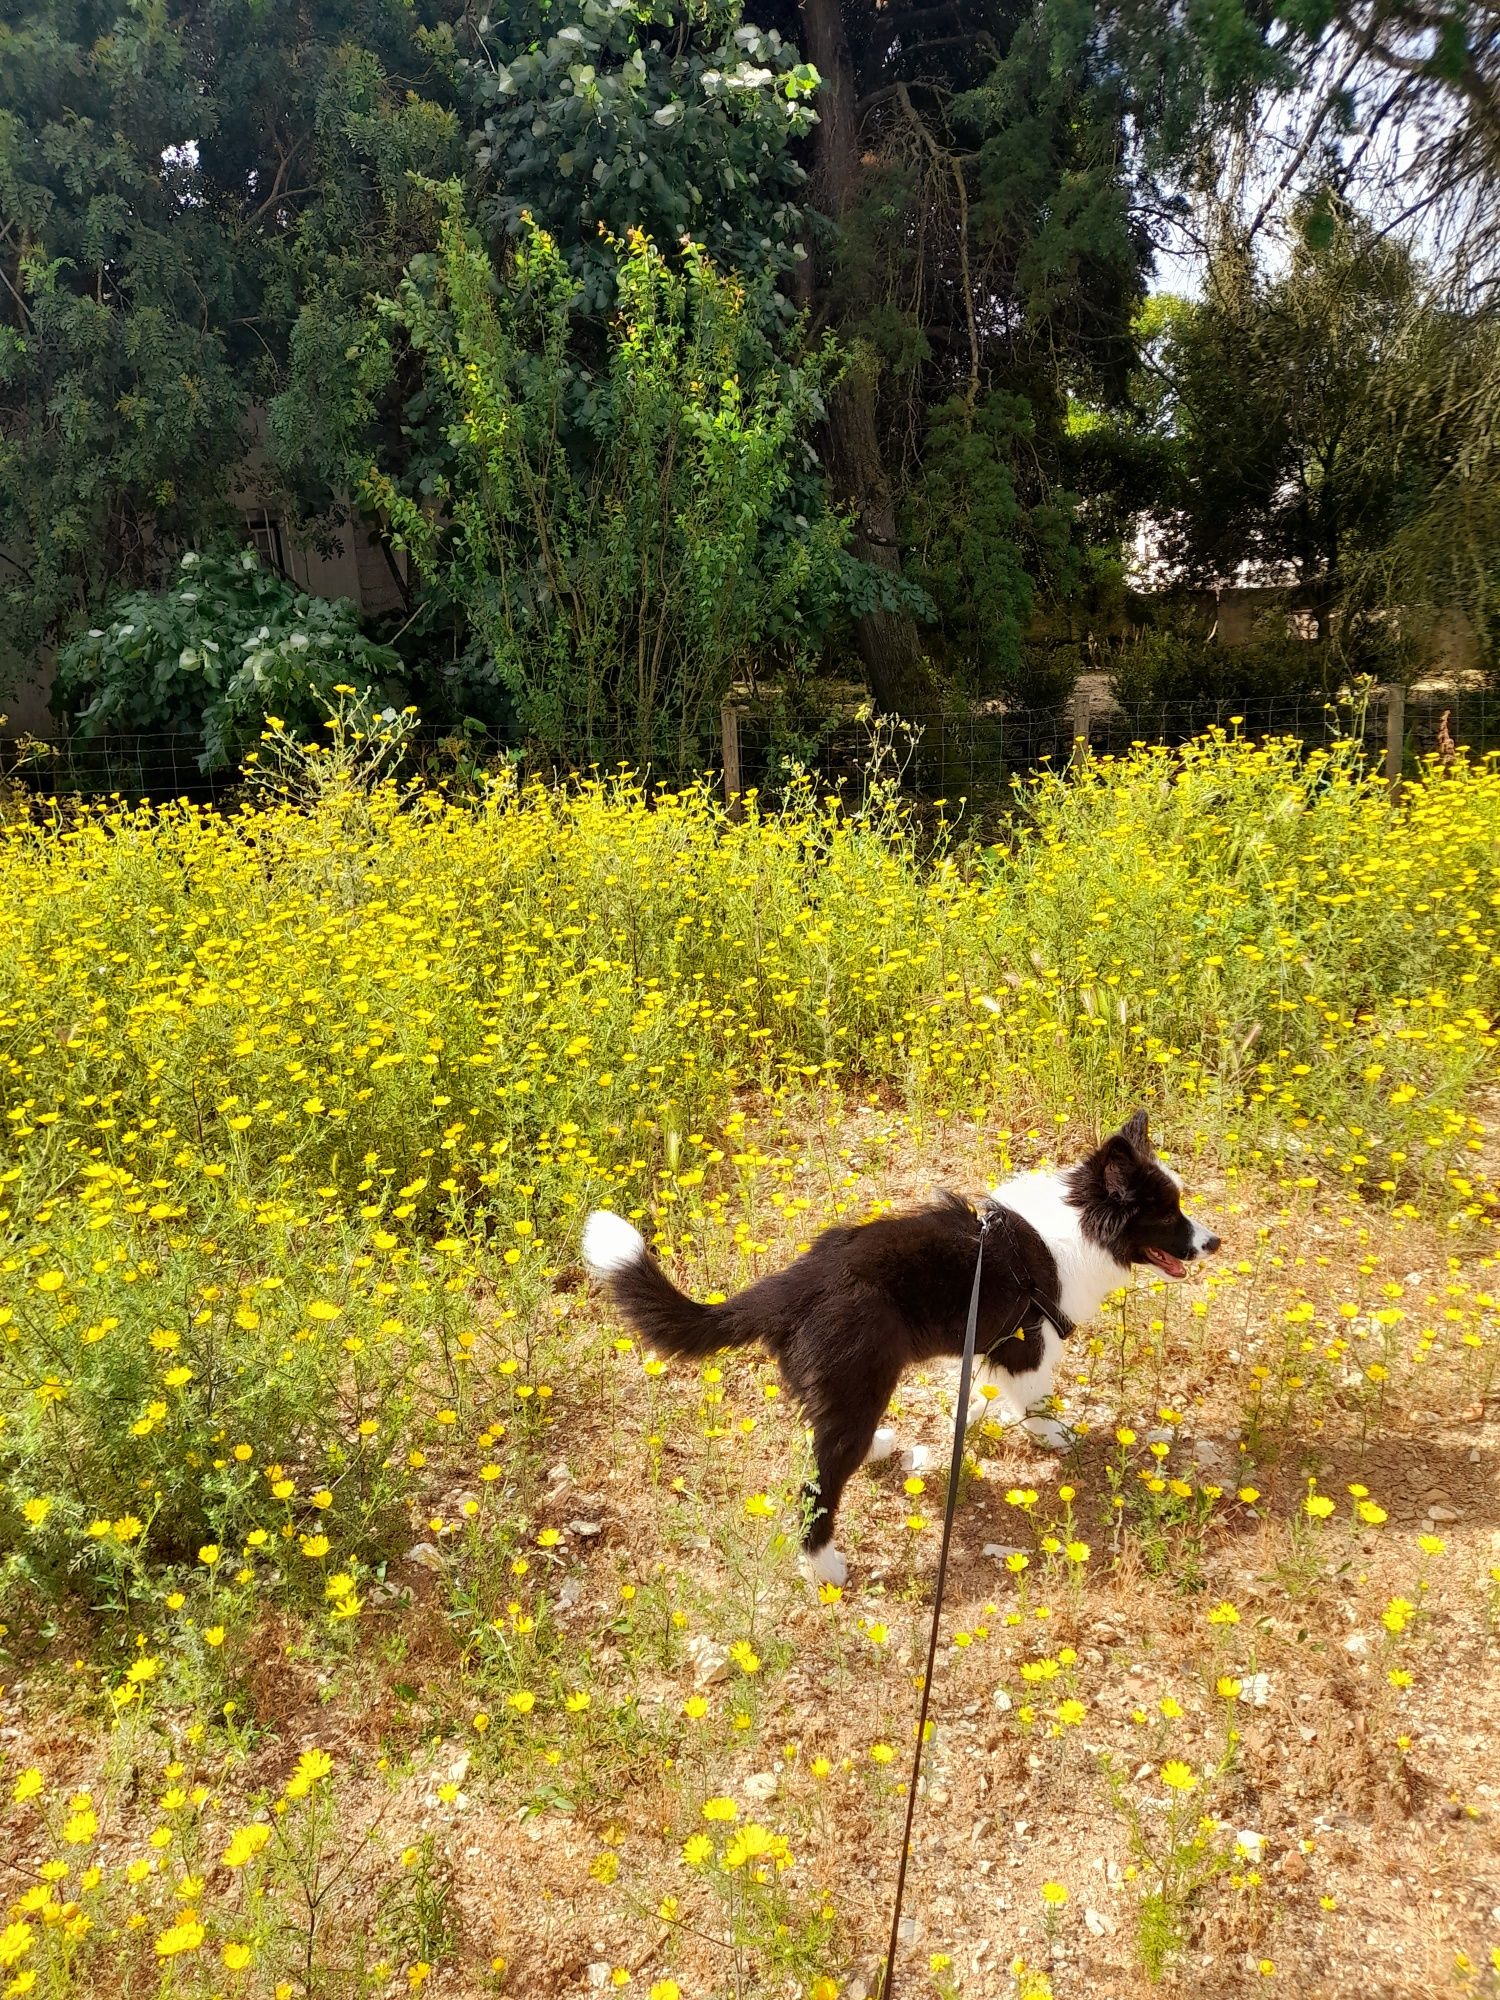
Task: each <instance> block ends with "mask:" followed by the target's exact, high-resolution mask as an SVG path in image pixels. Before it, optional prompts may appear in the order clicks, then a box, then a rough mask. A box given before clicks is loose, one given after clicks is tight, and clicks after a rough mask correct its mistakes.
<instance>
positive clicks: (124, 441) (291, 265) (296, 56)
mask: <svg viewBox="0 0 1500 2000" xmlns="http://www.w3.org/2000/svg"><path fill="white" fill-rule="evenodd" d="M445 4H446V0H412V4H410V5H407V4H404V0H319V4H318V5H317V6H316V7H271V8H268V7H265V6H262V5H259V4H256V0H205V4H203V5H198V6H188V5H186V4H185V3H184V0H163V4H162V5H159V6H153V7H146V8H142V7H133V6H127V5H124V4H123V3H122V0H0V549H3V550H4V551H5V552H6V557H5V560H4V561H3V562H0V571H3V572H4V577H3V579H0V590H3V591H4V593H5V596H4V600H3V601H4V603H5V607H6V613H7V619H6V622H7V626H8V633H9V636H10V637H11V639H12V642H13V644H15V645H16V646H17V647H18V648H19V649H21V650H29V649H30V648H31V647H32V646H34V645H35V644H37V643H38V642H39V641H41V640H43V639H45V638H47V637H49V636H52V635H54V634H56V633H57V632H58V631H59V630H60V629H62V628H63V627H65V626H66V625H67V624H68V623H69V621H70V620H76V619H77V618H79V617H81V616H83V615H84V614H85V613H86V612H88V611H89V609H90V608H91V607H94V606H97V605H98V604H99V603H100V602H101V601H102V599H103V597H104V596H105V595H107V593H108V592H109V591H110V590H111V589H113V588H115V587H117V586H119V585H122V584H131V583H139V582H150V581H154V580H159V579H160V578H161V577H162V576H163V575H164V574H166V573H167V571H169V570H170V567H171V564H172V561H173V559H174V557H175V553H176V551H177V550H178V549H179V548H180V547H181V546H182V545H183V544H184V543H185V542H188V541H191V540H193V539H195V538H197V537H199V536H201V535H202V534H203V533H204V532H205V531H206V530H207V529H209V528H211V527H212V526H213V525H214V524H215V523H216V522H222V521H224V520H225V519H227V518H228V515H229V512H230V503H231V501H232V499H233V498H234V497H235V493H236V489H237V488H245V487H250V486H253V485H254V484H255V483H257V482H259V481H265V480H276V481H281V482H289V483H290V484H291V485H293V486H294V487H295V489H296V490H297V492H298V493H299V494H300V495H301V497H302V499H303V501H304V503H305V504H306V506H307V507H308V508H309V509H311V510H314V511H317V510H322V511H325V512H326V511H328V510H329V509H330V508H331V506H332V505H333V502H334V485H335V482H336V479H337V477H338V473H339V469H340V465H341V455H342V452H343V449H344V443H345V440H344V439H343V437H342V436H341V435H339V434H338V433H337V430H336V423H337V417H338V413H339V412H340V411H341V410H342V409H343V407H344V398H343V396H342V393H341V379H342V375H343V374H346V373H347V370H348V365H349V364H348V362H347V359H346V356H347V352H348V349H349V348H350V346H351V344H352V339H353V334H354V330H355V327H356V325H357V323H358V320H359V318H360V316H361V315H362V313H363V309H364V307H363V302H364V300H365V298H366V297H367V296H368V294H369V293H370V292H371V291H372V290H374V289H376V288H378V286H379V285H381V284H388V283H393V282H394V280H395V277H396V275H397V274H398V273H399V271H400V269H401V268H402V265H403V264H404V262H405V259H406V257H407V256H408V255H409V254H410V253H411V251H412V249H414V248H415V247H416V245H417V243H418V241H419V240H420V239H419V237H418V235H417V234H416V233H415V232H414V231H410V230H409V227H408V218H409V213H410V206H411V200H412V196H411V193H410V189H409V183H408V179H407V173H408V169H409V168H419V169H421V170H422V171H426V172H433V171H440V172H446V171H448V170H449V169H450V168H451V167H452V165H453V164H455V162H456V161H457V159H458V157H459V147H460V144H461V128H460V127H459V126H458V124H457V122H456V120H455V118H454V116H453V113H452V111H451V108H450V107H449V106H448V105H447V104H446V103H445V101H444V99H445V96H446V91H447V86H446V79H447V77H448V75H449V73H450V70H451V63H452V60H453V51H452V42H451V36H450V34H449V33H448V31H447V29H446V28H445V27H444V25H443V19H442V15H443V11H444V7H445ZM262 402H269V403H271V405H272V407H273V411H274V419H273V425H272V436H271V440H270V442H271V447H272V455H271V461H270V462H269V463H267V462H266V461H265V460H264V458H263V457H262V456H261V455H260V454H258V453H257V452H256V449H255V446H256V439H255V436H254V433H253V428H252V425H251V422H250V414H251V411H252V409H253V407H254V405H256V404H257V403H262Z"/></svg>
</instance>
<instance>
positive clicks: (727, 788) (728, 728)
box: [719, 701, 744, 819]
mask: <svg viewBox="0 0 1500 2000" xmlns="http://www.w3.org/2000/svg"><path fill="white" fill-rule="evenodd" d="M719 730H720V734H721V736H722V739H723V745H724V803H725V805H726V806H727V807H728V808H729V817H730V818H731V819H739V818H740V817H741V816H742V814H743V812H744V808H743V807H742V806H741V804H740V793H741V792H742V791H743V790H744V786H743V785H742V783H741V782H740V712H739V710H738V709H737V708H736V707H735V705H734V703H733V702H732V701H726V702H725V704H724V706H723V708H722V709H721V710H720V711H719Z"/></svg>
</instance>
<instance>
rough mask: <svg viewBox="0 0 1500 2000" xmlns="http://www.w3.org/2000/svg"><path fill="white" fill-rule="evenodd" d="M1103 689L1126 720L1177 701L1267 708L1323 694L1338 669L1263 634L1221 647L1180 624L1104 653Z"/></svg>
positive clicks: (1275, 634) (1328, 659)
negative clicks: (1267, 704) (1279, 701)
mask: <svg viewBox="0 0 1500 2000" xmlns="http://www.w3.org/2000/svg"><path fill="white" fill-rule="evenodd" d="M1104 664H1105V670H1106V672H1107V673H1108V675H1109V682H1110V690H1111V692H1112V693H1113V695H1114V697H1115V699H1116V701H1118V702H1119V703H1120V705H1121V707H1122V708H1124V709H1126V710H1127V711H1129V712H1130V713H1132V714H1136V713H1139V712H1141V711H1142V710H1146V709H1150V708H1154V707H1159V706H1161V705H1162V704H1164V703H1178V702H1203V701H1210V702H1237V701H1243V702H1247V703H1253V702H1264V701H1274V700H1276V699H1278V698H1285V697H1289V696H1292V695H1302V694H1311V693H1319V694H1322V693H1325V692H1331V691H1333V690H1334V689H1336V688H1337V686H1338V684H1339V680H1340V678H1341V664H1342V663H1341V662H1340V661H1339V660H1338V659H1337V658H1336V657H1334V656H1333V655H1332V654H1331V652H1330V649H1329V648H1328V647H1327V646H1323V645H1320V644H1318V642H1317V641H1315V640H1308V639H1299V638H1295V637H1293V636H1292V635H1291V634H1290V633H1289V632H1287V631H1286V630H1284V629H1283V630H1281V631H1276V630H1274V629H1271V630H1265V631H1262V632H1259V633H1257V635H1256V636H1255V637H1254V638H1253V639H1251V640H1249V641H1248V642H1247V643H1246V644H1244V645H1238V646H1231V645H1225V644H1224V643H1223V642H1222V641H1221V640H1220V639H1218V638H1216V637H1214V636H1213V635H1212V634H1211V633H1208V632H1203V631H1194V630H1193V629H1192V627H1191V625H1189V624H1187V623H1186V622H1184V623H1182V624H1174V625H1161V626H1154V627H1147V628H1145V629H1144V630H1142V631H1139V632H1134V633H1132V634H1130V635H1129V636H1128V637H1127V638H1124V639H1121V640H1118V641H1117V642H1115V643H1114V644H1113V645H1111V646H1110V647H1109V648H1108V649H1107V650H1106V652H1105V654H1104Z"/></svg>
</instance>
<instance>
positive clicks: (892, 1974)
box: [878, 1202, 1072, 2000]
mask: <svg viewBox="0 0 1500 2000" xmlns="http://www.w3.org/2000/svg"><path fill="white" fill-rule="evenodd" d="M1005 1212H1006V1211H1005V1210H1004V1209H1003V1208H1002V1207H1001V1206H1000V1205H999V1203H997V1202H986V1203H985V1204H984V1205H983V1207H982V1208H981V1209H980V1211H979V1254H978V1255H977V1256H976V1257H975V1259H974V1284H973V1287H972V1289H971V1290H970V1292H969V1318H968V1323H967V1324H966V1326H965V1327H964V1353H963V1360H962V1362H961V1363H960V1365H959V1371H958V1408H957V1410H956V1412H955V1413H954V1419H953V1460H952V1463H951V1464H950V1466H949V1468H948V1499H947V1504H946V1506H945V1507H944V1509H943V1540H942V1546H941V1548H940V1549H939V1550H938V1566H937V1582H936V1584H935V1585H934V1587H933V1593H932V1630H931V1632H930V1633H929V1634H928V1638H927V1666H926V1669H925V1670H924V1672H923V1675H922V1703H921V1707H920V1708H919V1709H918V1711H917V1743H916V1748H915V1749H914V1750H913V1752H912V1760H911V1779H910V1782H909V1783H908V1785H907V1787H906V1825H905V1826H904V1827H903V1828H902V1832H901V1865H900V1868H899V1869H898V1870H897V1873H896V1902H895V1908H894V1909H893V1910H892V1911H891V1936H890V1942H889V1944H888V1945H887V1946H886V1951H885V1976H884V1978H883V1979H882V1981H881V1984H880V1989H879V1995H878V2000H891V1996H892V1994H893V1993H894V1991H895V1979H896V1946H897V1944H898V1943H899V1942H900V1934H901V1904H902V1901H903V1899H904V1897H905V1895H906V1867H907V1863H908V1862H909V1861H910V1859H911V1829H912V1821H913V1820H914V1819H915V1817H916V1811H917V1781H918V1779H919V1777H920V1776H921V1771H922V1751H923V1749H924V1748H925V1746H926V1740H927V1708H928V1703H929V1702H930V1700H931V1698H932V1673H933V1668H934V1666H935V1665H936V1663H937V1645H938V1626H939V1624H940V1623H941V1621H942V1615H943V1586H944V1584H945V1583H946V1581H947V1577H948V1545H949V1543H950V1542H951V1541H952V1539H953V1516H954V1514H955V1513H956V1511H957V1509H958V1481H959V1475H960V1473H961V1472H962V1470H963V1451H964V1433H965V1431H966V1430H967V1429H968V1422H967V1418H968V1412H969V1388H970V1385H971V1383H972V1380H973V1375H974V1343H975V1340H976V1339H977V1337H978V1332H979V1281H980V1279H981V1278H982V1277H983V1275H984V1243H985V1238H986V1237H987V1236H988V1235H989V1231H990V1224H991V1223H992V1222H994V1221H996V1220H997V1218H998V1217H1000V1216H1001V1215H1003V1214H1005ZM1024 1290H1025V1292H1026V1303H1025V1304H1024V1305H1023V1306H1022V1307H1021V1317H1020V1318H1019V1319H1018V1320H1017V1321H1016V1323H1015V1325H1014V1326H1013V1327H1012V1328H1011V1329H1010V1333H1009V1334H1005V1335H1002V1338H1003V1339H1007V1340H1008V1339H1009V1338H1010V1337H1011V1335H1013V1334H1016V1333H1019V1332H1020V1330H1021V1327H1022V1326H1023V1325H1024V1323H1025V1319H1026V1315H1027V1313H1028V1312H1029V1311H1030V1309H1031V1308H1032V1307H1033V1306H1035V1307H1036V1309H1037V1310H1038V1311H1039V1312H1041V1313H1042V1314H1044V1315H1045V1317H1046V1318H1047V1319H1049V1320H1050V1321H1051V1322H1052V1325H1053V1327H1054V1328H1055V1329H1056V1331H1057V1332H1058V1334H1059V1335H1060V1336H1061V1337H1062V1338H1063V1339H1064V1340H1066V1339H1067V1337H1068V1335H1069V1333H1071V1332H1072V1328H1071V1327H1070V1326H1068V1325H1067V1324H1066V1323H1065V1322H1064V1321H1063V1320H1061V1319H1060V1318H1059V1317H1058V1315H1057V1314H1056V1313H1054V1312H1053V1310H1052V1308H1051V1307H1050V1306H1049V1305H1048V1304H1047V1302H1046V1300H1045V1299H1043V1298H1040V1297H1039V1296H1038V1294H1037V1292H1036V1290H1035V1288H1034V1287H1033V1286H1032V1285H1030V1284H1027V1285H1025V1286H1024ZM999 1345H1000V1342H999V1341H996V1342H995V1346H996V1347H998V1346H999ZM988 1351H989V1352H993V1349H990V1350H988Z"/></svg>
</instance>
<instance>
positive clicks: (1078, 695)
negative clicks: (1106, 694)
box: [1068, 687, 1089, 764]
mask: <svg viewBox="0 0 1500 2000" xmlns="http://www.w3.org/2000/svg"><path fill="white" fill-rule="evenodd" d="M1068 706H1069V708H1070V710H1071V711H1072V716H1073V748H1072V751H1071V753H1070V755H1069V758H1068V762H1069V763H1070V764H1081V763H1082V762H1083V761H1084V759H1085V758H1086V757H1087V756H1088V754H1089V691H1088V689H1087V688H1086V687H1075V688H1074V690H1073V695H1072V699H1071V700H1070V702H1069V703H1068Z"/></svg>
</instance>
